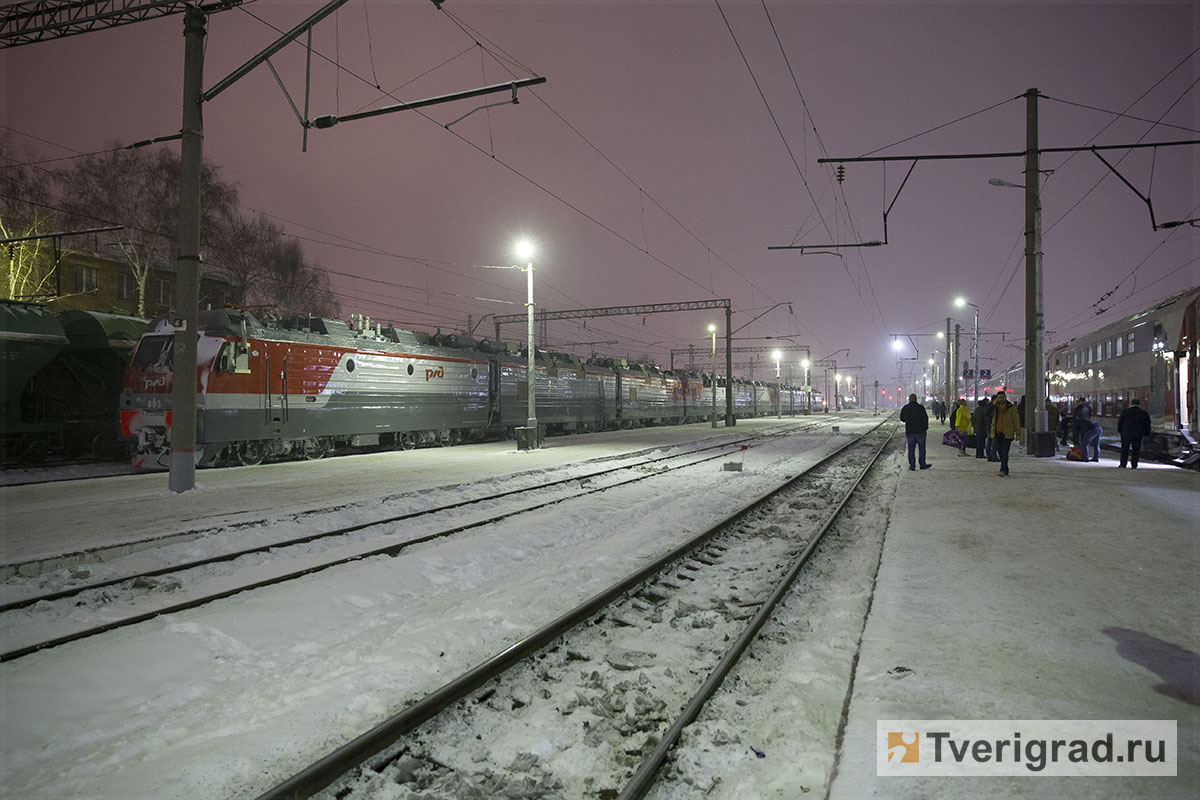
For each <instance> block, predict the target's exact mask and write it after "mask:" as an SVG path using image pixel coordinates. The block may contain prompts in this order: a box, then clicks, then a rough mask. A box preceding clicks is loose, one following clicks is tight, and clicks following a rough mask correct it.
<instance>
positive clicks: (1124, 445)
mask: <svg viewBox="0 0 1200 800" xmlns="http://www.w3.org/2000/svg"><path fill="white" fill-rule="evenodd" d="M1129 402H1130V406H1129V408H1127V409H1125V410H1124V411H1122V412H1121V416H1119V417H1117V433H1119V434H1121V463H1120V464H1118V465H1117V466H1119V467H1122V468H1123V467H1124V466H1125V464H1126V462H1128V463H1129V466H1131V467H1133V468H1134V469H1137V464H1138V456H1139V455H1140V454H1141V452H1142V439H1144V438H1146V437H1147V436H1149V435H1150V415H1149V414H1147V413H1146V412H1145V411H1144V410H1143V409H1142V405H1141V401H1139V400H1138V399H1137V398H1136V397H1135V398H1133V399H1132V400H1130V401H1129Z"/></svg>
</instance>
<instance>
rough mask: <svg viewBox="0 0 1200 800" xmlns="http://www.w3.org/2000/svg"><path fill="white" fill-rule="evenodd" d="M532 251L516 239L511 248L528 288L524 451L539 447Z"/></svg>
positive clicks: (526, 242)
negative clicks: (527, 356) (526, 400)
mask: <svg viewBox="0 0 1200 800" xmlns="http://www.w3.org/2000/svg"><path fill="white" fill-rule="evenodd" d="M533 251H534V247H533V242H531V241H530V240H529V239H518V240H517V242H516V244H515V245H514V246H513V253H514V254H515V255H516V257H517V260H518V261H524V262H526V266H525V267H520V266H518V267H517V269H520V270H521V271H522V272H524V273H525V275H526V278H527V280H526V285H527V287H528V296H529V299H528V302H526V304H525V308H526V311H527V313H526V316H527V318H528V320H527V321H528V328H529V331H528V333H529V336H528V342H527V346H528V350H529V353H528V355H529V366H528V369H527V372H526V374H525V378H526V382H527V383H528V385H529V391H528V392H527V395H528V397H529V418H528V419H527V420H526V421H525V436H526V439H525V442H524V444H525V447H524V448H523V449H525V450H536V449H538V448H539V447H540V446H541V437H540V436H538V422H537V400H536V392H535V391H534V384H535V383H536V380H535V378H536V373H535V363H536V360H537V350H536V349H535V348H534V344H533ZM517 444H518V447H520V444H521V442H520V441H519V440H518V442H517Z"/></svg>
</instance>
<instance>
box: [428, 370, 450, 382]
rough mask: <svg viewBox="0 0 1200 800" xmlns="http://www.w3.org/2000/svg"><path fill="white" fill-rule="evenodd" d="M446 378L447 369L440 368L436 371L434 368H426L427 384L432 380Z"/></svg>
mask: <svg viewBox="0 0 1200 800" xmlns="http://www.w3.org/2000/svg"><path fill="white" fill-rule="evenodd" d="M444 377H446V368H445V367H438V368H437V369H434V368H433V367H426V368H425V382H426V383H428V382H429V379H430V378H444Z"/></svg>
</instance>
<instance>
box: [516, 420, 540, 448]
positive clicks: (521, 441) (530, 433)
mask: <svg viewBox="0 0 1200 800" xmlns="http://www.w3.org/2000/svg"><path fill="white" fill-rule="evenodd" d="M515 430H516V434H517V449H518V450H537V449H539V448H541V446H542V436H543V434H544V432H545V429H544V428H543V427H542V426H541V425H536V426H534V427H532V428H531V427H528V426H527V427H523V428H516V429H515Z"/></svg>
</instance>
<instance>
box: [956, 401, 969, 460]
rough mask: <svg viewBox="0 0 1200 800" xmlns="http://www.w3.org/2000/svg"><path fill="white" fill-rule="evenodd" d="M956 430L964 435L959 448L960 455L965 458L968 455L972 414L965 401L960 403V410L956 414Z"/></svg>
mask: <svg viewBox="0 0 1200 800" xmlns="http://www.w3.org/2000/svg"><path fill="white" fill-rule="evenodd" d="M954 430H956V431H959V432H960V433H961V434H962V435H963V443H962V446H961V447H959V448H958V454H959V455H960V456H965V455H966V454H967V434H968V433H970V432H971V412H970V411H968V410H967V403H966V401H965V400H959V401H958V408H957V409H956V410H955V412H954Z"/></svg>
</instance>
